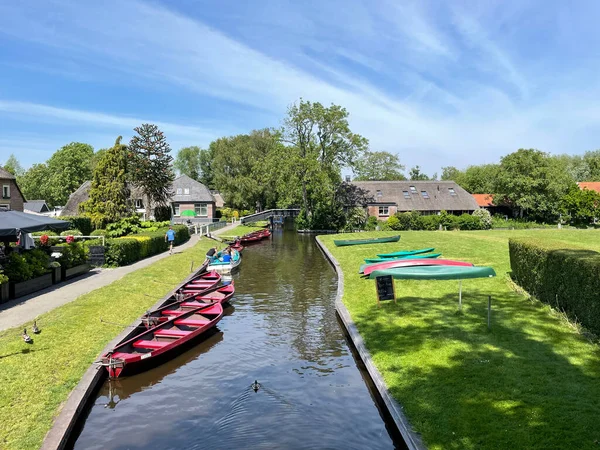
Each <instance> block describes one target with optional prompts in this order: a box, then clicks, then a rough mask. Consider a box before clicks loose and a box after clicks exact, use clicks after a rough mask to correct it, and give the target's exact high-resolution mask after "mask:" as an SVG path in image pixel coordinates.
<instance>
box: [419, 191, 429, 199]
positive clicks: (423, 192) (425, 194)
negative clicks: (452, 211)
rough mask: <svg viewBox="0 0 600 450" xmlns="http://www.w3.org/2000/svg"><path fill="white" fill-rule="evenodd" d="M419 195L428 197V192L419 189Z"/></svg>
mask: <svg viewBox="0 0 600 450" xmlns="http://www.w3.org/2000/svg"><path fill="white" fill-rule="evenodd" d="M421 195H422V196H423V198H429V194H428V193H427V191H421Z"/></svg>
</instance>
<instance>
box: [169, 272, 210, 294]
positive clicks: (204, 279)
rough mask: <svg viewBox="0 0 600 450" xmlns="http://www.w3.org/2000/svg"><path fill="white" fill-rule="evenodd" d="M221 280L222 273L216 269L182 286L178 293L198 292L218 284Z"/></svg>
mask: <svg viewBox="0 0 600 450" xmlns="http://www.w3.org/2000/svg"><path fill="white" fill-rule="evenodd" d="M220 281H221V274H219V273H217V272H215V271H212V272H207V273H204V274H202V275H200V276H198V277H196V278H194V279H193V280H191V281H189V282H188V283H186V284H184V285H183V286H181V287H180V288H179V289H178V290H177V293H178V294H183V295H190V294H197V293H198V292H199V291H203V290H205V289H210V288H213V287H215V286H217V285H218V284H219V282H220Z"/></svg>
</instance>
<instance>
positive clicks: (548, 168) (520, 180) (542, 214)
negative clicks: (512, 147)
mask: <svg viewBox="0 0 600 450" xmlns="http://www.w3.org/2000/svg"><path fill="white" fill-rule="evenodd" d="M494 184H495V189H494V192H493V193H494V203H496V204H498V203H497V202H499V203H504V204H507V205H508V206H511V207H513V208H516V209H517V210H518V212H519V215H520V216H521V217H523V216H524V215H525V214H527V215H529V216H531V217H532V218H534V219H539V220H548V221H551V220H554V219H555V218H557V217H558V214H559V212H560V211H559V207H560V202H561V199H562V197H563V196H564V195H565V194H566V193H567V192H568V191H569V189H570V188H572V187H573V186H574V185H575V183H574V182H573V180H572V178H571V177H570V175H569V174H568V173H565V172H564V170H562V167H561V165H560V164H558V162H557V160H556V159H554V158H551V157H550V156H549V155H548V154H547V153H544V152H541V151H539V150H534V149H529V150H525V149H519V150H518V151H516V152H514V153H511V154H509V155H507V156H504V157H503V158H502V159H501V162H500V170H499V171H498V173H497V175H496V178H495V182H494Z"/></svg>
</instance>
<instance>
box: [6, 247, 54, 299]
mask: <svg viewBox="0 0 600 450" xmlns="http://www.w3.org/2000/svg"><path fill="white" fill-rule="evenodd" d="M5 274H6V276H8V279H9V280H10V297H11V298H17V297H21V296H23V295H27V294H31V293H32V292H35V291H39V290H40V289H44V288H46V287H49V286H52V274H51V273H50V272H49V271H48V255H47V254H46V253H45V252H43V251H42V250H39V249H35V250H29V251H26V252H25V253H23V255H20V254H18V253H16V252H13V253H11V254H10V255H9V257H8V264H7V265H6V267H5Z"/></svg>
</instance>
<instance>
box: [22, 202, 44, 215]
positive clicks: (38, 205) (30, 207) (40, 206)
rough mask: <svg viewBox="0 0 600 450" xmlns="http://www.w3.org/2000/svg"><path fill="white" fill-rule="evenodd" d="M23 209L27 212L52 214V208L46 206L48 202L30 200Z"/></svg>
mask: <svg viewBox="0 0 600 450" xmlns="http://www.w3.org/2000/svg"><path fill="white" fill-rule="evenodd" d="M23 208H24V209H25V210H26V211H31V212H34V213H37V214H50V213H51V211H50V208H49V207H48V205H47V204H46V200H29V201H28V202H25V204H24V205H23Z"/></svg>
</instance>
